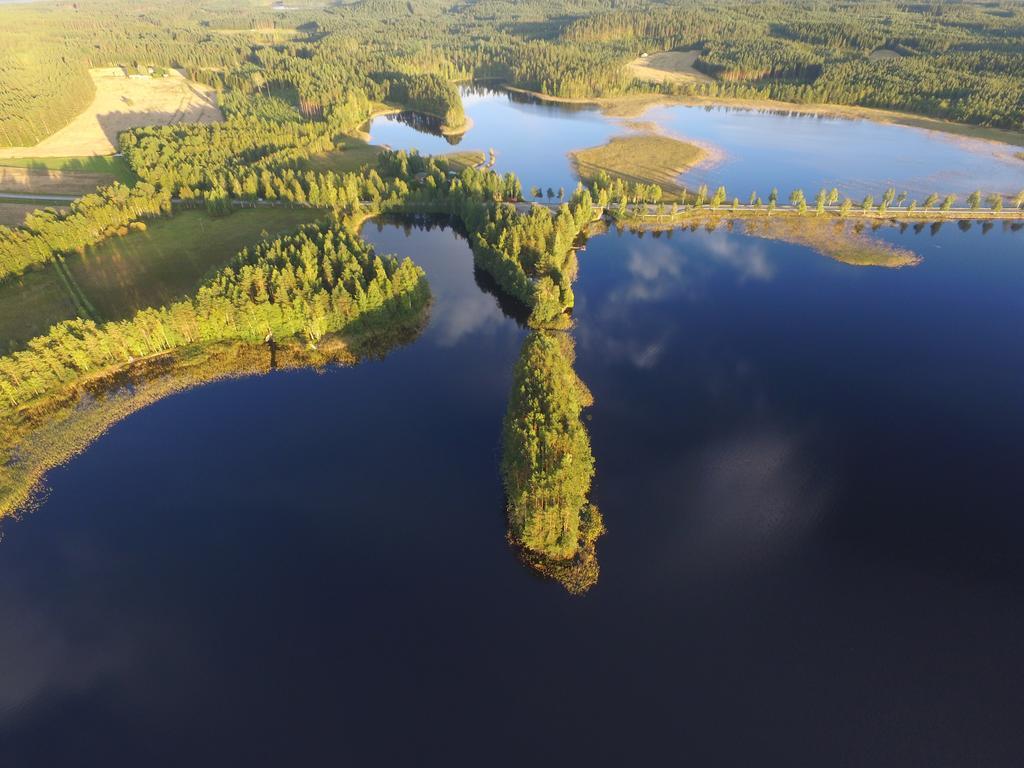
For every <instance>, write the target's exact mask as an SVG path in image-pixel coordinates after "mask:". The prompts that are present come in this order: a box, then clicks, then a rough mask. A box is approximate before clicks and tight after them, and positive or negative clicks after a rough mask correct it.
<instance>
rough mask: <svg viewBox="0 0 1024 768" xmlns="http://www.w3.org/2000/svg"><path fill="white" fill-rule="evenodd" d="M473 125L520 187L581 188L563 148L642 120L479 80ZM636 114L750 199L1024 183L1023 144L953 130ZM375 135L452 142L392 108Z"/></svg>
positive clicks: (707, 177) (476, 143)
mask: <svg viewBox="0 0 1024 768" xmlns="http://www.w3.org/2000/svg"><path fill="white" fill-rule="evenodd" d="M463 94H464V96H463V99H464V103H465V108H466V114H467V115H469V116H470V118H471V119H472V120H473V127H472V128H471V129H470V130H469V131H468V132H467V133H466V134H464V136H463V138H462V139H461V141H460V142H459V144H458V147H457V149H460V150H461V149H481V150H485V151H486V150H488V149H491V148H493V149H494V150H495V152H496V153H497V157H498V162H497V165H496V168H497V169H498V170H499V171H502V172H504V171H514V172H515V173H516V174H518V175H519V176H520V178H521V179H522V181H523V185H524V187H525V188H526V189H529V188H530V187H531V186H533V185H537V186H540V187H541V188H542V189H546V188H547V187H552V188H553V189H555V190H556V191H557V190H558V188H559V187H564V188H565V189H566V191H570V190H572V188H573V187H575V186H576V181H577V178H576V175H575V173H574V172H573V169H572V167H571V164H570V161H569V159H568V157H567V154H568V153H569V152H571V151H573V150H575V149H581V148H583V147H593V146H598V145H600V144H604V143H605V142H606V141H608V139H609V138H611V137H612V136H617V135H623V134H628V133H634V132H636V127H637V121H631V120H622V119H616V118H608V117H605V116H603V115H602V114H601V112H600V111H599V110H597V109H595V108H589V107H568V106H566V105H559V104H551V103H543V102H536V101H534V100H532V99H530V98H527V97H523V96H519V95H516V94H509V93H505V92H500V91H492V90H487V89H481V88H467V89H464V90H463ZM638 120H639V121H641V122H646V123H654V124H655V125H656V126H657V127H658V129H659V130H661V131H663V132H666V133H669V134H671V135H674V136H677V137H679V138H683V139H688V140H692V141H696V142H697V143H700V144H703V145H706V146H707V147H709V148H712V149H713V150H714V154H715V155H716V156H717V161H716V162H714V163H713V164H711V165H710V166H708V167H704V168H698V169H694V170H692V171H691V172H689V173H686V174H684V175H683V176H682V181H683V182H684V183H685V184H687V185H688V186H689V188H690V189H696V187H697V186H698V185H699V184H701V183H706V184H709V185H711V186H717V185H719V184H724V185H725V186H726V188H727V189H728V190H729V192H730V194H731V195H737V196H739V197H740V199H741V200H743V201H746V199H747V198H748V197H749V195H750V193H751V191H755V190H756V191H758V192H759V193H760V194H761V196H762V197H763V198H765V199H767V197H768V193H769V191H770V190H771V189H772V187H777V188H778V189H779V191H780V192H781V193H782V197H783V199H785V198H786V197H788V195H789V192H790V191H791V190H793V189H795V188H802V189H804V190H805V191H807V192H808V193H809V196H810V197H813V195H814V194H815V193H816V192H817V190H818V189H820V188H821V187H826V188H831V187H833V186H837V187H838V188H839V189H840V191H841V192H843V193H844V194H848V195H851V196H854V197H856V198H858V199H859V198H860V197H863V196H864V195H865V194H868V193H870V194H873V195H875V196H876V197H878V196H880V195H881V194H882V193H883V192H884V191H885V189H886V187H888V186H890V185H891V186H894V187H896V188H897V190H898V191H907V192H909V193H910V195H911V196H915V197H917V198H918V199H919V200H923V199H924V198H925V197H926V196H927V195H929V194H930V193H932V192H937V193H939V194H942V195H945V194H949V193H953V194H957V195H959V196H960V197H961V204H963V200H964V198H965V197H966V196H967V195H968V194H970V193H971V192H972V191H973V190H974V189H976V188H979V187H980V188H981V189H983V190H985V191H998V192H1002V193H1006V194H1016V193H1017V192H1018V191H1020V190H1021V189H1024V163H1022V162H1021V161H1020V160H1018V159H1016V158H1014V157H1013V153H1014V152H1015V151H1019V150H1020V147H1016V148H1014V147H1009V146H1007V145H1005V144H995V143H990V142H984V141H977V140H969V139H963V138H959V137H954V136H951V135H948V134H943V133H938V132H936V131H924V130H919V129H915V128H908V127H906V126H900V125H886V124H881V123H873V122H871V121H869V120H851V119H844V118H836V117H816V116H809V115H789V114H778V113H772V112H768V111H755V110H739V109H731V108H726V107H695V106H683V105H677V106H665V107H657V108H654V109H651V110H649V111H648V112H647V113H646V114H644V115H643V116H642V117H641V118H638ZM370 132H371V134H372V136H373V141H375V142H377V143H382V144H387V145H389V146H391V147H393V148H395V149H399V148H401V149H412V148H419V149H420V150H421V151H422V152H424V153H432V154H438V153H443V152H451V151H452V150H453V149H455V148H453V147H452V146H451V144H450V142H449V140H448V139H446V138H444V137H441V136H431V135H429V134H425V133H423V132H422V131H421V130H417V128H416V127H413V126H411V125H408V124H406V123H403V122H400V121H399V120H397V119H395V118H393V117H392V118H378V119H377V120H375V121H374V122H373V124H372V125H371V127H370Z"/></svg>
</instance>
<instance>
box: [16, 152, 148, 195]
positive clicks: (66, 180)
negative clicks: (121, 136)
mask: <svg viewBox="0 0 1024 768" xmlns="http://www.w3.org/2000/svg"><path fill="white" fill-rule="evenodd" d="M114 181H120V182H121V183H122V184H134V183H135V181H136V178H135V174H134V173H132V170H131V168H129V167H128V164H127V163H126V162H125V161H124V159H123V158H121V157H46V158H20V159H10V160H0V192H9V193H13V194H25V195H84V194H88V193H89V192H93V191H95V189H96V187H99V186H105V185H107V184H110V183H112V182H114Z"/></svg>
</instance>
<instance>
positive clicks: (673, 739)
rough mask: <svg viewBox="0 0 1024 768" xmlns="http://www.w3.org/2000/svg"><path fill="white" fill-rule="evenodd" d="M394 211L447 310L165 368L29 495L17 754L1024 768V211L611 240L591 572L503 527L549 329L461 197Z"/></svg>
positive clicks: (1, 673) (12, 748)
mask: <svg viewBox="0 0 1024 768" xmlns="http://www.w3.org/2000/svg"><path fill="white" fill-rule="evenodd" d="M481 98H484V97H481ZM485 103H488V104H490V103H494V102H493V101H492V102H485ZM489 108H490V107H488V109H489ZM523 108H526V109H529V110H537V112H536V114H537V115H540V114H542V112H541V110H549V111H550V110H552V109H553V108H552V107H549V106H547V105H544V106H540V105H527V106H526V107H523V106H522V105H519V104H517V103H515V102H506V103H505V106H503V107H502V109H510V110H516V111H518V110H520V109H523ZM469 111H470V114H471V115H472V116H473V118H474V120H475V121H476V123H477V125H476V127H475V128H474V129H473V131H476V130H477V129H480V128H483V127H484V125H485V121H484V119H483V117H482V115H480V114H478V113H475V112H474V108H473V106H472V105H471V106H470V110H469ZM702 114H703V113H702ZM711 114H714V113H711ZM537 119H538V120H541V119H542V118H540V117H538V118H537ZM547 119H548V120H555V121H571V125H573V126H580V127H579V131H580V133H579V134H577V136H583V137H586V141H585V142H582V143H584V144H585V143H588V142H590V143H592V137H596V136H599V135H600V131H602V130H606V129H608V126H607V124H606V122H605V121H604V119H603V118H601V117H600V116H599V115H596V114H594V113H591V112H588V111H576V112H566V111H555V112H553V113H549V117H548V118H547ZM542 124H546V123H542ZM399 125H400V124H397V123H396V124H395V126H396V128H395V129H396V130H399V128H398V127H397V126H399ZM528 125H529V124H528ZM377 127H378V126H377V125H375V138H377V139H378V140H381V141H383V140H384V139H383V138H382V137H380V136H377V135H376V129H377ZM403 128H404V126H403ZM523 130H526V128H524V129H523ZM572 130H573V131H576V130H577V128H576V127H573V128H572ZM609 130H610V129H609ZM588 132H589V133H588ZM471 135H472V131H471V132H470V134H469V135H468V136H467V138H466V139H465V142H468V141H469V136H471ZM544 135H545V136H553V135H555V134H553V133H550V132H549V133H546V134H544ZM516 140H517V141H518V140H519V139H516ZM557 140H558V141H562V142H565V143H566V144H569V143H572V141H573V140H574V139H573V137H572V136H561V137H559V138H558V139H557ZM441 141H443V139H442V140H441ZM536 143H537V144H538V147H537V153H536V154H537V156H538V157H540V158H545V157H547V158H549V160H548V162H552V163H553V161H552V160H550V158H551V157H554V156H556V155H557V151H555V150H549V149H547V147H546V142H542V141H539V140H537V141H536ZM424 144H429V141H428V140H426V139H425V140H424ZM445 146H448V145H447V143H445ZM510 146H512V145H511V144H510V145H506V147H510ZM497 149H498V151H499V167H501V163H502V162H506V163H510V162H512V160H511V158H512V154H511V152H510V150H509V149H507V148H506V149H502V148H501V147H497ZM431 151H434V150H433V148H432V146H431ZM532 162H534V161H533V160H530V161H529V163H532ZM537 162H541V161H540V160H538V161H537ZM766 162H769V159H766ZM529 163H528V164H527V165H526V166H524V168H523V169H520V168H516V170H517V171H520V170H522V171H523V173H524V176H525V177H526V178H527V181H528V180H529V172H534V171H530V169H531V168H533V169H535V171H536V172H538V173H539V172H540V170H543V168H544V166H543V165H530V164H529ZM552 169H553V173H556V172H557V173H560V172H561V171H559V170H558V169H555V168H554V166H552ZM550 178H552V179H554V176H553V175H552V176H551V177H550ZM544 183H545V184H547V182H544ZM551 183H557V182H556V181H555V180H553V181H552V182H551ZM363 235H364V237H365V238H366V239H368V240H369V241H370V242H372V243H373V244H374V245H375V246H376V247H377V248H378V250H379V251H381V252H395V253H399V254H401V255H403V256H404V255H408V256H411V257H412V258H413V259H414V260H415V261H416V262H417V263H419V264H420V265H422V266H423V268H424V269H425V270H426V272H427V276H428V279H429V281H430V284H431V287H432V290H433V292H434V296H435V305H434V308H433V312H432V319H431V322H430V325H429V327H428V328H427V329H426V330H425V332H424V333H423V335H422V336H421V337H420V338H419V339H418V340H417V341H415V342H414V343H412V344H410V345H408V346H405V347H403V348H401V349H398V350H396V351H394V352H393V353H392V354H390V355H389V356H388V357H387V358H386V359H384V360H380V361H371V362H367V363H364V364H361V365H359V366H356V367H354V368H332V369H328V370H326V371H322V372H316V371H288V372H281V373H276V374H273V375H269V376H265V377H250V378H246V379H241V380H236V381H224V382H219V383H216V384H213V385H209V386H206V387H203V388H200V389H197V390H193V391H189V392H185V393H182V394H179V395H175V396H173V397H170V398H167V399H166V400H163V401H161V402H159V403H157V404H155V405H153V406H151V407H149V408H146V409H145V410H143V411H141V412H139V413H136V414H134V415H133V416H131V417H129V418H127V419H125V420H124V421H122V422H120V423H118V424H116V425H114V426H113V427H112V428H111V429H110V431H109V433H108V434H106V435H105V436H104V437H103V438H101V439H100V440H99V441H97V442H96V443H95V444H94V445H93V446H92V447H91V448H89V450H88V451H86V452H85V453H84V454H82V455H81V456H79V457H77V458H76V459H74V460H73V461H71V462H70V463H68V464H67V465H66V466H64V467H62V468H59V469H57V470H55V471H53V472H51V473H50V474H49V476H48V479H47V485H48V487H49V493H48V496H47V498H46V499H45V500H44V502H43V503H42V504H41V506H40V507H39V508H38V509H37V510H36V511H34V512H33V513H31V514H28V515H26V516H25V517H24V518H23V519H21V520H18V521H7V522H6V523H5V524H4V525H3V533H4V535H5V538H4V540H3V541H2V542H0V680H2V684H0V764H2V765H5V766H6V765H11V766H36V765H39V766H52V765H69V764H75V765H78V764H87V765H93V764H113V763H118V764H138V765H146V766H163V765H167V766H171V765H175V766H177V765H182V764H224V765H283V764H289V765H311V764H325V763H339V764H355V765H391V764H423V763H424V757H423V756H424V755H427V754H429V755H431V756H432V757H433V759H432V760H431V761H430V762H431V763H443V762H445V761H446V760H447V761H449V762H454V763H462V762H466V761H467V760H468V759H471V756H472V757H477V756H479V758H478V759H479V760H480V761H481V762H485V763H486V764H488V765H517V764H522V763H523V762H525V761H529V762H538V761H540V762H543V763H548V762H550V763H554V762H556V761H557V762H563V763H565V764H569V765H574V764H584V763H589V764H596V765H623V764H634V763H635V764H640V765H643V764H664V763H665V762H666V756H675V757H676V759H677V760H678V761H679V762H692V763H694V764H697V765H751V764H770V765H775V764H779V765H784V764H789V765H828V766H861V765H894V766H901V767H902V766H935V765H955V766H978V765H986V766H1003V765H1007V766H1008V765H1013V764H1015V763H1016V762H1017V760H1018V756H1019V755H1020V754H1021V752H1022V751H1024V733H1022V732H1021V729H1020V727H1019V725H1020V722H1021V719H1022V717H1024V699H1022V696H1021V693H1020V692H1021V690H1024V670H1022V668H1021V665H1020V662H1019V657H1020V648H1021V646H1022V644H1024V614H1022V612H1021V611H1020V599H1021V595H1022V592H1024V559H1022V558H1021V557H1020V552H1021V551H1022V548H1024V519H1022V517H1021V515H1020V507H1021V504H1020V501H1019V488H1018V485H1019V483H1018V481H1017V476H1018V469H1019V467H1020V465H1021V463H1022V461H1024V445H1022V443H1021V440H1020V435H1021V434H1024V398H1022V397H1021V396H1020V393H1021V391H1022V389H1024V348H1022V346H1021V344H1020V330H1019V329H1020V319H1021V316H1022V311H1024V259H1022V258H1021V257H1022V254H1024V248H1022V246H1024V232H1021V231H1017V230H1014V229H1013V228H1012V227H1009V226H1004V225H1003V224H996V225H995V226H985V227H982V226H980V225H974V226H969V227H968V226H966V225H965V226H963V227H960V226H957V224H956V223H953V222H949V223H946V224H944V225H942V226H939V227H924V228H922V229H921V231H919V232H918V231H915V228H913V227H909V228H906V229H904V230H902V231H901V230H899V229H896V228H886V227H883V228H881V229H879V230H878V231H877V232H876V233H874V235H873V236H874V237H877V238H881V239H884V240H885V241H887V242H890V243H892V244H893V245H896V246H899V247H901V248H908V249H911V250H913V251H915V252H916V253H918V254H919V255H920V256H921V257H922V261H921V262H920V264H918V265H917V266H911V267H904V268H902V269H883V268H869V267H854V266H849V265H846V264H842V263H839V262H837V261H833V260H830V259H827V258H825V257H823V256H820V255H818V254H816V253H814V252H813V251H811V250H810V249H808V248H805V247H802V246H798V245H792V244H789V243H785V242H780V241H775V240H765V239H760V238H756V237H752V236H749V235H746V234H743V233H742V232H741V231H740V229H739V228H737V230H735V231H729V230H728V229H727V228H725V227H722V228H719V229H717V230H715V231H706V230H705V229H698V230H696V231H676V232H673V233H671V234H662V235H660V236H654V235H652V234H645V235H643V236H641V235H638V234H634V233H628V232H622V233H619V232H615V231H612V232H609V233H607V234H603V235H600V236H596V237H593V238H591V239H590V241H589V242H588V244H587V248H586V250H585V251H583V252H582V253H581V254H580V275H579V279H578V281H577V283H576V286H575V290H576V299H577V306H576V310H575V320H576V325H575V329H574V331H573V334H574V336H575V338H576V347H577V361H576V368H577V371H578V372H579V374H580V376H581V377H582V379H583V380H584V381H585V382H586V383H587V385H588V386H589V387H590V389H591V390H592V391H593V394H594V397H595V404H594V406H593V407H592V408H591V409H589V410H588V411H587V422H586V423H587V427H588V429H589V430H590V434H591V439H592V443H593V452H594V455H595V457H596V462H597V475H596V478H595V482H594V488H593V500H594V501H595V502H596V503H597V505H598V506H599V507H600V509H601V510H602V512H603V514H604V519H605V522H606V525H607V527H608V533H607V534H606V535H605V536H604V537H602V538H601V539H600V540H599V542H598V545H597V549H598V559H599V561H600V564H601V576H600V580H599V582H598V583H597V585H596V586H595V587H594V588H593V589H592V590H591V591H590V592H589V593H587V594H586V595H585V596H583V597H573V596H570V595H569V594H567V593H566V592H565V591H564V590H563V589H562V588H561V587H560V586H559V585H558V584H556V583H553V582H551V581H546V580H544V579H541V578H540V577H538V576H537V575H535V574H534V573H533V572H532V571H530V570H528V569H527V568H525V567H524V566H523V565H522V564H521V563H520V562H519V561H518V559H517V558H516V556H515V555H514V554H513V552H512V551H511V550H510V548H509V547H508V545H507V543H506V540H505V519H504V499H503V494H502V488H501V482H500V477H499V473H498V462H499V457H500V437H501V423H502V418H503V415H504V412H505V407H506V402H507V396H508V391H509V386H510V383H511V371H512V367H513V365H514V364H515V361H516V359H517V356H518V354H519V350H520V347H521V345H522V343H523V340H524V339H525V337H526V332H525V330H524V329H523V328H522V327H521V326H520V325H519V324H517V322H516V321H515V320H514V319H512V318H511V317H509V316H508V315H506V314H505V312H503V310H502V308H501V305H500V304H499V302H498V300H497V298H496V297H495V296H494V295H493V294H492V293H491V292H489V291H488V290H487V289H486V284H487V283H486V280H484V279H483V278H481V277H479V276H476V275H474V270H473V264H472V258H471V254H470V251H469V248H468V246H467V245H466V243H465V241H464V240H463V239H462V238H461V237H460V236H459V235H458V234H457V233H456V232H455V231H453V230H452V229H451V228H449V227H447V226H444V223H443V222H440V221H435V220H431V221H425V222H420V223H419V224H417V225H413V224H411V223H408V222H407V223H396V222H394V221H389V220H381V221H379V222H370V223H368V224H367V225H365V227H364V230H363ZM737 734H743V738H736V735H737ZM541 756H542V757H541ZM673 762H674V761H673Z"/></svg>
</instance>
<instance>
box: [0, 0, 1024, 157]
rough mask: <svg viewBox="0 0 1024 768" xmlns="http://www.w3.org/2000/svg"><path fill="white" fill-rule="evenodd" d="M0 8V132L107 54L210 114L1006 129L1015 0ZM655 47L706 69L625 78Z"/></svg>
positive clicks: (1023, 33)
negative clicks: (191, 85)
mask: <svg viewBox="0 0 1024 768" xmlns="http://www.w3.org/2000/svg"><path fill="white" fill-rule="evenodd" d="M0 21H2V22H3V25H4V29H5V30H9V31H6V32H5V38H4V42H5V45H4V46H3V49H2V50H0V144H3V145H14V146H16V145H19V144H27V143H34V142H35V141H38V140H39V139H41V138H42V137H44V136H46V135H48V134H49V133H52V132H53V131H54V130H56V129H57V128H59V127H61V126H62V125H64V124H66V122H67V121H68V120H69V119H70V118H71V117H72V116H73V115H74V114H76V113H77V112H79V111H81V109H82V108H83V107H84V106H85V105H86V104H87V103H88V101H89V99H90V98H91V95H92V93H93V85H92V82H91V80H90V78H89V74H88V68H89V67H92V66H118V65H120V66H126V67H128V68H130V69H132V70H133V71H135V70H137V68H139V67H141V66H145V65H150V66H159V67H168V66H173V67H179V68H181V69H183V70H185V71H186V72H187V73H188V74H189V75H190V76H191V77H193V78H195V79H197V80H199V81H201V82H204V83H207V84H210V85H212V86H214V87H215V88H216V89H217V90H218V91H220V92H221V100H222V103H223V104H224V106H225V109H226V110H227V111H228V112H229V114H234V115H238V116H247V117H256V118H261V119H264V120H278V121H282V120H287V119H290V118H292V117H295V116H300V117H304V118H310V119H314V120H324V121H326V122H328V123H329V124H330V126H331V127H330V129H329V130H335V131H336V130H337V129H338V127H339V126H341V125H350V124H351V123H352V122H353V121H358V118H359V117H362V118H363V119H365V117H366V109H365V105H368V104H370V103H378V102H383V101H387V102H390V103H392V104H395V105H397V106H399V107H405V108H411V109H419V110H421V111H423V112H429V113H431V114H434V115H436V116H437V117H439V118H440V119H442V120H443V121H444V122H445V123H446V124H447V125H448V126H449V127H450V128H458V127H459V126H460V125H461V123H462V122H463V121H464V114H463V111H462V105H461V101H460V99H459V97H458V93H457V91H456V90H455V89H454V87H453V85H452V82H453V81H455V80H467V79H470V78H474V77H477V78H495V79H498V80H500V81H504V82H506V83H508V84H510V85H515V86H519V87H523V88H527V89H530V90H535V91H538V92H542V93H546V94H551V95H554V96H559V97H571V98H588V97H596V96H613V95H617V94H622V93H627V92H635V91H657V92H667V93H670V94H677V95H703V96H712V97H742V98H754V99H767V98H771V99H784V100H791V101H797V102H829V103H838V104H854V105H862V106H870V107H881V108H887V109H899V110H904V111H909V112H915V113H920V114H924V115H931V116H935V117H941V118H948V119H952V120H959V121H964V122H970V123H977V124H981V125H987V126H998V127H1004V128H1016V129H1020V128H1021V125H1022V122H1024V42H1022V41H1024V6H1022V5H1021V3H1019V2H1013V1H1012V0H998V1H996V2H980V1H979V2H974V1H973V0H966V1H965V2H935V3H925V4H910V5H894V4H891V3H885V2H876V1H874V0H872V1H869V2H844V3H840V4H839V5H835V4H831V3H824V2H819V1H818V0H794V1H793V2H778V1H777V0H763V1H762V2H754V3H747V2H739V0H726V1H725V2H716V3H711V2H709V0H679V1H677V2H657V1H655V0H650V1H648V2H641V1H640V0H630V1H629V2H626V1H624V0H571V1H570V0H559V1H556V2H549V3H548V2H545V3H542V2H539V0H527V1H525V2H513V1H512V0H470V2H455V0H410V1H409V2H391V1H390V0H360V1H359V2H353V3H342V4H337V5H329V6H326V7H313V6H309V7H302V6H301V5H299V6H293V7H290V8H289V10H288V11H287V13H284V12H280V11H274V10H273V9H272V8H269V7H267V6H266V5H262V4H259V3H256V2H253V3H251V4H250V5H248V6H245V5H243V6H242V8H241V9H240V8H239V5H238V3H231V2H227V0H213V2H210V3H203V4H202V5H199V4H197V3H172V2H168V0H156V1H155V2H153V3H148V4H147V5H146V6H145V7H135V6H126V5H125V4H124V3H123V1H122V0H97V2H91V3H88V4H80V5H73V4H70V3H62V2H56V3H33V4H30V5H24V6H4V7H3V8H2V9H0ZM268 31H270V32H274V33H275V34H272V35H266V34H264V33H266V32H268ZM662 50H692V51H696V52H698V54H699V55H698V56H697V58H696V61H695V62H694V66H695V67H696V68H697V69H698V70H700V71H702V72H704V73H705V74H707V75H709V76H711V78H712V79H711V80H710V81H708V82H701V81H697V80H692V81H688V82H687V81H676V82H667V83H656V82H644V81H641V80H637V79H635V78H634V77H633V76H631V75H630V74H629V70H628V69H627V68H626V66H625V65H626V64H627V63H628V62H630V61H631V60H632V59H634V58H636V57H637V56H640V55H641V54H643V53H649V52H654V51H662ZM352 104H359V105H362V106H364V109H362V110H358V111H361V112H362V114H361V115H358V114H355V113H353V112H350V111H348V110H349V109H350V107H351V105H352ZM339 110H340V111H346V112H347V113H346V114H345V115H344V116H342V115H339V114H338V112H339Z"/></svg>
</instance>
